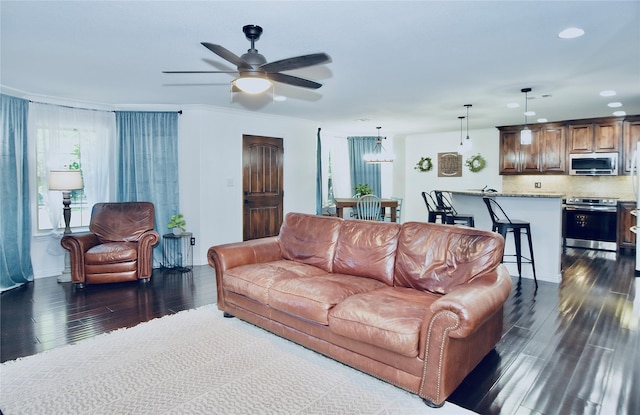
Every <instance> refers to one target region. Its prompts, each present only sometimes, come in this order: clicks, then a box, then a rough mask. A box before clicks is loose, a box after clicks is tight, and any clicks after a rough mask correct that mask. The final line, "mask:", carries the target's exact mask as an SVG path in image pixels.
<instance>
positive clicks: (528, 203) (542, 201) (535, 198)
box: [447, 190, 564, 283]
mask: <svg viewBox="0 0 640 415" xmlns="http://www.w3.org/2000/svg"><path fill="white" fill-rule="evenodd" d="M447 191H448V192H449V193H451V195H452V199H453V206H454V207H455V208H456V210H457V211H458V212H459V213H464V214H472V215H474V219H475V227H476V228H478V229H486V230H491V226H492V222H491V216H489V211H488V210H487V206H486V205H485V203H484V201H483V200H482V198H483V197H491V198H493V199H495V200H496V202H498V203H499V204H500V206H502V208H503V209H504V211H505V212H506V214H507V215H508V216H509V218H511V219H520V220H524V221H527V222H530V223H531V237H532V241H533V254H534V258H535V262H536V277H537V279H538V280H540V281H550V282H558V283H559V282H560V280H561V274H560V267H561V264H560V258H561V254H562V198H563V197H564V195H561V194H555V193H530V194H527V193H502V192H483V191H480V190H468V191H454V190H447ZM524 238H525V237H524V236H523V244H522V255H523V256H524V257H527V258H528V257H529V252H528V251H529V248H528V245H527V243H526V240H525V239H524ZM514 253H515V246H514V243H513V235H512V234H508V235H507V238H506V241H505V254H507V255H509V254H514ZM505 260H507V261H511V260H515V257H507V258H505ZM505 265H506V266H507V268H508V269H509V272H510V274H511V275H518V269H517V266H516V264H515V263H514V264H511V263H506V264H505ZM522 277H526V278H531V279H533V271H532V268H531V265H530V264H522Z"/></svg>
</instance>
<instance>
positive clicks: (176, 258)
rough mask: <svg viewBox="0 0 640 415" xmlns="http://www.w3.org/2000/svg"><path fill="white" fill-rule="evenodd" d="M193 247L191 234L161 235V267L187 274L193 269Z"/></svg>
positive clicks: (193, 241) (193, 242)
mask: <svg viewBox="0 0 640 415" xmlns="http://www.w3.org/2000/svg"><path fill="white" fill-rule="evenodd" d="M193 245H195V240H194V238H193V234H192V233H191V232H183V233H181V234H180V235H175V234H173V233H166V234H164V235H162V267H163V268H167V269H171V270H175V271H179V272H188V271H191V270H192V269H193Z"/></svg>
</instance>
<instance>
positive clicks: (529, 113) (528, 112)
mask: <svg viewBox="0 0 640 415" xmlns="http://www.w3.org/2000/svg"><path fill="white" fill-rule="evenodd" d="M524 115H526V116H527V117H533V116H534V115H536V112H535V111H527V112H525V113H524Z"/></svg>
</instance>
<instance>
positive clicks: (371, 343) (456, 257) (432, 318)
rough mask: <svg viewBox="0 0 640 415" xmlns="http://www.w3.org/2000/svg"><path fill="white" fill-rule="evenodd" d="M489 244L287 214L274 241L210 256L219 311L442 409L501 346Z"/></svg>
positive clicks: (495, 261) (507, 286)
mask: <svg viewBox="0 0 640 415" xmlns="http://www.w3.org/2000/svg"><path fill="white" fill-rule="evenodd" d="M503 247H504V239H503V238H502V236H500V235H499V234H496V233H492V232H487V231H482V230H478V229H474V228H467V227H462V226H452V225H440V224H433V223H419V222H408V223H404V224H402V225H400V224H397V223H389V222H387V223H385V222H369V221H360V220H343V219H340V218H335V217H323V216H314V215H306V214H300V213H289V214H287V216H286V217H285V221H284V223H283V225H282V228H281V230H280V234H279V236H277V237H270V238H262V239H257V240H252V241H246V242H238V243H231V244H225V245H219V246H213V247H211V248H210V249H209V251H208V261H209V264H210V265H211V266H213V267H214V268H215V271H216V282H217V294H218V308H219V309H220V310H221V311H223V312H224V313H225V316H228V317H229V316H236V317H238V318H241V319H243V320H246V321H248V322H251V323H253V324H255V325H257V326H260V327H262V328H265V329H267V330H269V331H271V332H273V333H275V334H277V335H279V336H282V337H285V338H287V339H289V340H292V341H294V342H297V343H299V344H301V345H303V346H305V347H308V348H310V349H312V350H315V351H317V352H320V353H323V354H325V355H327V356H329V357H331V358H333V359H336V360H338V361H340V362H343V363H345V364H347V365H349V366H352V367H354V368H357V369H359V370H361V371H363V372H366V373H369V374H371V375H373V376H375V377H377V378H380V379H382V380H384V381H386V382H389V383H392V384H394V385H396V386H398V387H401V388H403V389H406V390H408V391H410V392H413V393H416V394H418V395H419V396H421V397H422V398H423V400H424V401H425V403H427V404H428V405H430V406H434V407H438V406H441V405H442V404H444V401H445V400H446V399H447V397H448V396H449V395H450V394H451V393H452V392H453V391H454V390H455V389H456V387H457V386H458V385H459V384H460V383H461V382H462V380H463V379H464V378H465V377H466V376H467V375H468V374H469V372H471V371H472V370H473V368H474V367H475V366H476V365H477V364H478V363H479V362H480V361H481V360H482V359H483V358H484V356H486V355H487V353H489V351H491V350H492V349H493V348H494V346H495V345H496V343H497V342H498V341H499V340H500V338H501V336H502V321H503V304H504V302H505V301H506V299H507V297H508V296H509V293H510V292H511V277H510V276H509V273H508V271H507V270H506V268H505V266H504V265H502V264H501V263H500V261H501V258H502V251H503Z"/></svg>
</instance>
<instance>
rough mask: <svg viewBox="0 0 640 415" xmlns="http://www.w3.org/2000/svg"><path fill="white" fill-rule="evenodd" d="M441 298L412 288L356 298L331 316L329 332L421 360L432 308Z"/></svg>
mask: <svg viewBox="0 0 640 415" xmlns="http://www.w3.org/2000/svg"><path fill="white" fill-rule="evenodd" d="M440 297H441V296H439V295H435V294H432V293H428V292H421V291H417V290H414V289H411V288H402V287H385V288H381V289H379V290H375V291H371V292H366V293H362V294H357V295H353V296H351V297H349V298H347V299H345V300H344V301H343V302H341V303H340V304H338V305H336V306H335V307H334V308H333V309H332V310H331V312H330V313H329V329H330V330H331V331H332V332H334V333H336V334H339V335H341V336H344V337H347V338H350V339H353V340H358V341H361V342H364V343H368V344H371V345H374V346H378V347H380V348H383V349H386V350H389V351H391V352H394V353H399V354H401V355H403V356H407V357H417V356H418V350H419V336H420V327H421V325H422V321H423V319H424V318H425V314H426V313H428V312H430V311H429V306H430V305H431V304H432V303H433V302H434V301H435V300H437V299H438V298H440Z"/></svg>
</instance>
